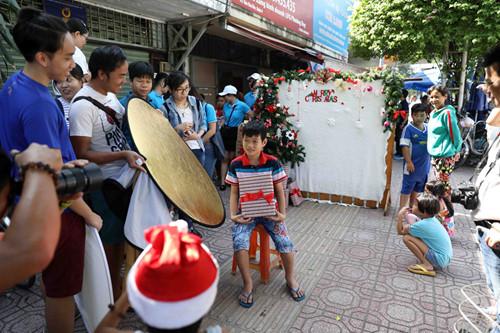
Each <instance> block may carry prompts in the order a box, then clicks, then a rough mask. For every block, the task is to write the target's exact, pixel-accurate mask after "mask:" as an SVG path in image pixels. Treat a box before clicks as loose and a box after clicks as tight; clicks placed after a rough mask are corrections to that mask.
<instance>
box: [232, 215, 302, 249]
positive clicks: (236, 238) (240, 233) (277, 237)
mask: <svg viewBox="0 0 500 333" xmlns="http://www.w3.org/2000/svg"><path fill="white" fill-rule="evenodd" d="M259 223H260V224H262V226H263V227H264V229H266V231H267V233H268V234H269V236H271V238H272V239H273V242H274V246H275V247H276V251H278V252H279V253H288V252H293V243H292V241H291V240H290V237H288V231H287V229H286V225H285V221H283V222H273V221H270V220H268V219H266V218H265V217H255V218H254V219H253V222H252V223H249V224H241V223H235V224H234V225H233V226H232V227H231V230H232V231H233V250H234V252H236V251H239V250H247V251H248V250H249V249H250V236H252V232H253V229H255V227H256V226H257V224H259Z"/></svg>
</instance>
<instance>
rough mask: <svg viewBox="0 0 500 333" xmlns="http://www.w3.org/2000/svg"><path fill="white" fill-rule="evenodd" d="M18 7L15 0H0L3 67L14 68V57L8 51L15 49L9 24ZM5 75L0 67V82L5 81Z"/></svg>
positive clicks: (0, 40)
mask: <svg viewBox="0 0 500 333" xmlns="http://www.w3.org/2000/svg"><path fill="white" fill-rule="evenodd" d="M19 9H20V7H19V5H18V4H17V2H16V1H15V0H0V59H1V60H2V61H3V62H4V64H5V67H11V68H13V69H15V68H16V67H15V65H14V59H13V58H12V55H11V54H10V52H9V49H10V50H17V47H16V44H15V43H14V39H13V38H12V35H11V34H10V30H9V25H10V23H11V21H10V19H11V17H15V15H16V14H17V12H18V11H19ZM6 80H7V76H6V75H5V73H4V72H3V71H2V70H1V69H0V82H2V81H3V82H5V81H6Z"/></svg>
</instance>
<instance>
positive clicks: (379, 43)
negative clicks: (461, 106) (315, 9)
mask: <svg viewBox="0 0 500 333" xmlns="http://www.w3.org/2000/svg"><path fill="white" fill-rule="evenodd" d="M350 22H351V23H350V38H351V44H352V49H353V53H354V56H357V57H361V58H364V59H370V58H374V57H380V56H383V55H389V56H397V57H398V61H400V62H404V63H406V62H415V61H417V60H420V59H427V60H428V61H435V60H437V59H442V58H443V54H444V51H445V47H446V45H448V46H451V48H450V49H451V50H456V51H464V50H467V51H468V52H469V58H472V59H474V58H476V59H477V58H479V57H480V56H481V55H482V53H483V52H484V51H485V50H487V49H488V48H489V47H491V46H492V45H493V44H495V43H497V42H498V41H499V40H500V29H499V28H498V27H499V26H500V4H499V3H498V0H476V1H470V0H379V1H373V0H360V1H359V5H358V6H357V7H356V8H354V10H353V14H352V16H351V18H350Z"/></svg>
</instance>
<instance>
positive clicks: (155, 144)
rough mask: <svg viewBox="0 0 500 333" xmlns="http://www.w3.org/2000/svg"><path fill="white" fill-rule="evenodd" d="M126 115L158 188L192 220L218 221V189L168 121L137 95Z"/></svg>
mask: <svg viewBox="0 0 500 333" xmlns="http://www.w3.org/2000/svg"><path fill="white" fill-rule="evenodd" d="M127 117H128V122H129V126H130V132H131V134H132V140H133V141H134V144H135V145H136V147H137V149H138V150H139V152H140V153H141V154H142V155H143V156H144V157H146V168H147V170H148V173H149V175H150V176H151V177H152V179H153V180H154V182H155V183H156V185H158V187H159V188H160V190H161V191H162V192H163V193H164V194H165V195H166V196H167V197H168V198H169V199H170V201H171V202H172V203H173V204H174V205H175V206H176V207H177V208H178V209H180V210H182V211H183V212H184V213H186V214H187V215H188V216H189V217H191V218H192V219H193V220H194V221H196V222H198V223H200V224H203V225H206V226H208V227H217V226H219V225H221V224H222V223H223V222H224V220H225V218H226V212H225V210H224V205H223V203H222V199H221V197H220V195H219V192H217V189H216V188H215V186H214V184H213V183H212V180H211V179H210V177H209V176H208V174H207V172H206V171H205V169H204V168H203V166H202V165H201V164H200V162H199V161H198V159H197V158H196V156H195V155H194V154H193V153H192V152H191V149H189V147H188V146H187V145H186V143H185V142H184V140H182V138H181V137H180V136H179V134H177V132H176V131H175V130H174V129H173V128H172V126H171V125H170V122H169V121H168V120H167V119H166V118H165V117H164V116H163V115H162V114H161V113H160V112H158V111H157V110H156V109H155V108H153V107H152V106H151V105H149V103H147V102H146V101H144V100H143V99H141V98H138V97H133V98H131V99H130V100H129V101H128V104H127Z"/></svg>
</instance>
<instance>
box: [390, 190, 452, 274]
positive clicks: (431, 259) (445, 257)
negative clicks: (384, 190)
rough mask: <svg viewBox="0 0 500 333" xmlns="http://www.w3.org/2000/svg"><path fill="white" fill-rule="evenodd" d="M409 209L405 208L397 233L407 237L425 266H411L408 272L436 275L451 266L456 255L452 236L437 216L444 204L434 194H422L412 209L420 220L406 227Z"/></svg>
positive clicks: (400, 214) (409, 247) (399, 214)
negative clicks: (437, 271) (404, 222)
mask: <svg viewBox="0 0 500 333" xmlns="http://www.w3.org/2000/svg"><path fill="white" fill-rule="evenodd" d="M409 210H410V207H404V208H402V209H401V210H400V211H399V213H398V224H397V230H398V234H399V235H404V236H403V242H404V243H405V245H406V246H407V247H408V249H409V250H410V251H411V252H412V253H413V254H414V255H415V256H416V257H417V259H418V260H420V262H421V263H420V264H415V265H412V266H408V270H409V271H410V272H412V273H415V274H422V275H430V276H435V275H436V272H435V271H434V269H435V268H436V267H437V268H443V267H445V266H446V265H448V264H449V263H450V260H451V257H452V255H453V251H452V248H451V241H450V237H449V236H448V233H447V232H446V230H445V229H444V228H443V226H442V224H441V222H439V221H438V220H437V219H436V217H435V215H436V214H437V213H439V211H440V210H441V205H440V203H439V200H438V198H436V197H435V196H433V195H432V194H429V193H423V194H420V195H419V196H417V202H416V203H415V205H414V206H413V210H412V213H413V214H415V215H417V216H418V217H419V218H420V221H418V222H416V223H414V224H411V225H410V224H406V225H404V226H403V218H404V216H405V214H407V213H408V211H409Z"/></svg>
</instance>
